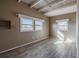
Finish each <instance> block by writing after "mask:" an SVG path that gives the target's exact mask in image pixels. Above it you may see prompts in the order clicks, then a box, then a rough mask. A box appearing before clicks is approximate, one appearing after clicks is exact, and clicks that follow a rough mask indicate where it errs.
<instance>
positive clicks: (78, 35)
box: [76, 0, 79, 58]
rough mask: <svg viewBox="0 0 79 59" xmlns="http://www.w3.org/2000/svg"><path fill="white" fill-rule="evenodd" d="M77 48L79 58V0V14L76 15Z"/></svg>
mask: <svg viewBox="0 0 79 59" xmlns="http://www.w3.org/2000/svg"><path fill="white" fill-rule="evenodd" d="M76 48H77V55H76V57H77V58H79V0H77V14H76Z"/></svg>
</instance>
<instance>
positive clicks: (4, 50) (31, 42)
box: [0, 37, 48, 54]
mask: <svg viewBox="0 0 79 59" xmlns="http://www.w3.org/2000/svg"><path fill="white" fill-rule="evenodd" d="M47 38H48V37H46V38H43V39H41V40H44V39H47ZM41 40H35V41H32V42H30V43H26V44H22V45H19V46H16V47H13V48H11V49H7V50H4V51H1V52H0V54H1V53H4V52H8V51H11V50H14V49H17V48H20V47H23V46H26V45H29V44H32V43H36V42H39V41H41Z"/></svg>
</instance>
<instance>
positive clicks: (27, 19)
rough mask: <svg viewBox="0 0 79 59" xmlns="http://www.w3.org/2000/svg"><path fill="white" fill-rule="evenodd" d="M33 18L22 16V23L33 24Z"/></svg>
mask: <svg viewBox="0 0 79 59" xmlns="http://www.w3.org/2000/svg"><path fill="white" fill-rule="evenodd" d="M32 21H33V20H31V19H29V18H21V24H29V25H32V23H33V22H32Z"/></svg>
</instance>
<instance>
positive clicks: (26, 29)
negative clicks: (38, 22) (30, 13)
mask: <svg viewBox="0 0 79 59" xmlns="http://www.w3.org/2000/svg"><path fill="white" fill-rule="evenodd" d="M32 30H33V26H31V25H21V32H25V31H32Z"/></svg>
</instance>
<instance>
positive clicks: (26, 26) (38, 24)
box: [19, 14, 44, 32]
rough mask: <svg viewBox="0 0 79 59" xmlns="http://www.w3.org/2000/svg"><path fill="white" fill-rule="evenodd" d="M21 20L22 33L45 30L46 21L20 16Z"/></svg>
mask: <svg viewBox="0 0 79 59" xmlns="http://www.w3.org/2000/svg"><path fill="white" fill-rule="evenodd" d="M19 18H20V32H27V31H33V30H35V31H36V30H43V22H44V20H40V19H38V18H34V17H29V16H24V15H20V14H19Z"/></svg>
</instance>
